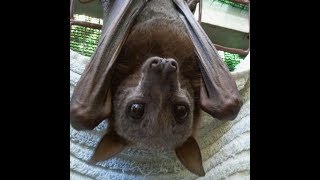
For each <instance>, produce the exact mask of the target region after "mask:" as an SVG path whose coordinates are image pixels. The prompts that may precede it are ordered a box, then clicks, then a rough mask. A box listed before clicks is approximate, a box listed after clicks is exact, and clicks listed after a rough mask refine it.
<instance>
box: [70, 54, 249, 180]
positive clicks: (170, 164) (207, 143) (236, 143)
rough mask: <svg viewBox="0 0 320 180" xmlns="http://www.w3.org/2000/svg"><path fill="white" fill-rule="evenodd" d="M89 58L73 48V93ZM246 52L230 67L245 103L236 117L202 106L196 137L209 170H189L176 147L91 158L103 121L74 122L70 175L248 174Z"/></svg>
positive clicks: (221, 176)
mask: <svg viewBox="0 0 320 180" xmlns="http://www.w3.org/2000/svg"><path fill="white" fill-rule="evenodd" d="M89 60H90V58H88V57H85V56H82V55H80V54H78V53H76V52H74V51H71V50H70V98H71V96H72V92H73V89H74V86H75V84H76V83H77V81H78V80H79V78H80V74H81V73H82V72H83V70H84V68H85V66H86V64H87V63H88V62H89ZM248 61H249V62H250V57H249V56H247V58H246V59H245V60H243V61H242V62H241V63H240V64H239V65H238V66H237V67H241V68H237V69H236V70H235V72H233V73H232V75H233V77H234V78H235V79H236V82H237V86H238V89H239V90H240V92H241V94H242V96H243V98H244V100H245V103H244V105H243V107H242V109H241V110H240V113H239V115H238V116H237V118H236V119H235V120H234V121H227V122H222V121H219V120H217V119H214V118H212V117H211V116H210V115H208V114H207V113H205V112H203V116H202V122H201V124H200V127H199V128H200V129H199V131H198V135H197V137H196V139H197V141H198V143H199V146H200V149H201V154H202V158H203V166H204V170H205V171H206V176H205V177H201V178H199V177H198V176H196V175H194V174H192V173H191V172H189V171H188V170H187V169H186V168H184V167H183V165H182V164H181V163H180V161H179V160H178V159H177V157H176V156H175V154H174V152H173V151H172V152H160V151H145V150H142V149H136V148H129V149H127V150H125V151H123V152H121V153H119V154H118V155H116V156H115V157H113V158H111V159H109V160H106V161H103V162H99V163H97V164H96V165H90V164H88V163H87V161H88V160H89V158H90V157H91V155H92V153H93V151H94V148H95V147H96V146H97V143H98V142H99V140H100V138H102V135H103V134H104V132H105V128H106V127H107V123H106V122H105V121H104V122H102V123H101V124H100V125H99V126H97V127H96V128H95V129H94V130H92V131H77V130H75V129H73V128H72V127H71V125H70V170H71V171H70V178H71V179H72V180H82V179H108V180H109V179H126V180H127V179H157V180H158V179H213V180H219V179H231V180H233V179H240V180H242V179H248V180H249V179H250V96H249V95H250V92H249V91H250V88H249V86H250V85H249V70H250V67H249V64H250V63H249V62H248Z"/></svg>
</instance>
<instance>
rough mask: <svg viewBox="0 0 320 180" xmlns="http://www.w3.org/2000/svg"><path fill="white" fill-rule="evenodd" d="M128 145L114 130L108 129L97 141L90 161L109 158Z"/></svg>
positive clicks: (94, 161)
mask: <svg viewBox="0 0 320 180" xmlns="http://www.w3.org/2000/svg"><path fill="white" fill-rule="evenodd" d="M127 146H128V143H127V141H126V140H125V139H123V138H122V137H120V136H119V135H118V134H117V133H116V132H114V131H108V132H107V133H106V134H105V135H104V137H103V138H102V139H101V141H100V142H99V144H98V146H97V148H96V150H95V152H94V154H93V156H92V157H91V159H90V163H96V162H98V161H103V160H107V159H109V158H111V157H112V156H114V155H116V154H118V153H120V152H121V151H122V150H124V149H125V148H126V147H127Z"/></svg>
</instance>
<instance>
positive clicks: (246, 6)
mask: <svg viewBox="0 0 320 180" xmlns="http://www.w3.org/2000/svg"><path fill="white" fill-rule="evenodd" d="M218 1H219V2H222V3H223V4H228V5H229V6H232V7H235V8H239V9H241V10H245V11H248V10H249V7H248V5H245V4H238V3H234V2H232V1H229V0H218Z"/></svg>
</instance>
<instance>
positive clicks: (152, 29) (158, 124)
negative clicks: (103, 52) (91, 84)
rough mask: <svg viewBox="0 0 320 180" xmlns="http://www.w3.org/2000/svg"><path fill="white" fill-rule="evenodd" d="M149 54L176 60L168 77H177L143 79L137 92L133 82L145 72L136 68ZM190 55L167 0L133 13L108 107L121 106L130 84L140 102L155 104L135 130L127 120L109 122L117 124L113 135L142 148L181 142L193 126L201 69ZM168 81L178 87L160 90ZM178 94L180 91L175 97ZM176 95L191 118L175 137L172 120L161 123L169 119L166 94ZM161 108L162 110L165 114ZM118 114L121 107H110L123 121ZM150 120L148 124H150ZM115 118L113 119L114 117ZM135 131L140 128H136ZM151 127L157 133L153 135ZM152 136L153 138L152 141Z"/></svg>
mask: <svg viewBox="0 0 320 180" xmlns="http://www.w3.org/2000/svg"><path fill="white" fill-rule="evenodd" d="M152 57H159V58H162V59H173V60H174V61H176V62H177V66H178V67H177V68H178V71H177V72H176V74H175V75H174V76H177V77H176V78H177V81H176V82H173V83H170V82H169V80H168V81H165V82H163V83H160V82H157V83H152V82H150V83H149V84H148V83H146V85H143V86H150V88H148V92H140V90H139V88H137V86H138V84H139V83H143V82H142V81H143V80H142V76H144V77H146V76H151V75H149V74H148V73H143V72H142V70H141V67H142V66H143V65H144V64H146V63H148V62H147V61H148V59H149V58H152ZM196 58H197V56H196V53H195V51H194V47H193V45H192V42H191V39H190V38H189V37H188V34H187V32H186V29H185V27H184V26H183V23H182V21H181V19H180V18H179V17H178V14H177V12H176V11H175V8H174V4H173V2H172V1H168V0H153V1H151V2H150V3H148V4H147V5H146V7H145V8H144V9H143V10H142V11H141V13H140V14H139V15H138V17H137V21H136V23H135V25H134V26H133V27H132V29H131V31H130V33H129V36H128V39H127V40H126V42H125V43H124V45H123V47H122V50H121V51H120V54H119V56H118V59H117V64H116V67H115V68H116V69H115V72H117V73H115V74H114V78H113V84H112V86H111V88H112V90H111V92H113V93H114V100H115V101H114V104H113V107H116V108H115V109H125V107H122V106H121V105H123V103H124V102H126V96H127V95H130V94H132V92H129V90H128V88H130V87H133V88H132V91H135V92H136V93H140V94H141V96H144V97H143V98H144V100H143V101H150V103H147V104H151V101H152V103H154V104H155V105H154V106H153V108H152V109H150V110H148V111H150V112H152V115H153V116H154V117H155V118H149V119H146V121H148V122H145V124H142V125H141V124H140V126H137V129H133V128H132V127H133V126H134V125H132V124H130V123H126V122H122V123H116V124H115V125H117V126H118V127H117V128H116V129H117V130H119V131H118V133H119V134H121V135H122V136H124V137H126V139H131V141H132V142H135V143H136V145H140V146H143V147H146V148H166V149H174V148H175V147H176V146H177V145H181V144H182V143H183V142H184V141H186V139H187V138H188V137H189V136H190V135H191V133H194V132H195V131H194V130H196V127H197V124H198V120H199V118H198V116H199V112H200V107H199V96H200V80H201V73H200V69H199V67H198V65H197V59H196ZM156 74H157V75H155V76H156V77H154V79H161V77H160V76H166V75H170V74H169V73H167V74H166V73H163V75H160V74H161V73H156ZM174 85H175V86H179V88H177V89H169V90H168V91H165V90H164V89H166V86H174ZM179 89H180V90H179ZM157 91H159V92H157ZM176 91H178V92H176ZM179 91H180V92H179ZM182 91H183V92H182ZM125 93H126V96H125V95H122V94H125ZM178 93H180V94H179V95H178ZM178 96H182V97H181V98H186V99H187V100H186V101H187V102H183V103H188V104H190V109H191V110H193V113H192V115H193V118H192V117H190V122H188V125H187V126H183V125H181V127H180V129H179V131H181V132H179V133H177V134H176V135H178V136H179V138H177V137H174V136H173V135H172V136H170V134H172V132H171V131H172V129H171V127H172V126H174V125H173V124H174V123H175V122H168V123H167V126H165V125H164V123H165V121H166V120H169V121H172V120H174V117H172V116H171V114H172V113H171V112H170V108H168V109H166V107H165V106H168V107H171V106H173V104H174V103H176V102H174V101H171V100H170V98H177V97H178ZM151 98H152V100H151ZM182 101H183V100H182ZM145 103H146V102H145ZM165 111H168V112H166V113H165ZM121 114H122V115H124V114H123V113H122V112H121V111H119V112H116V111H115V118H119V119H126V118H124V117H122V116H121ZM190 114H191V113H190ZM151 121H154V122H153V123H150V122H151ZM116 122H118V121H117V120H116ZM126 126H130V128H129V127H128V128H124V127H126ZM141 126H144V127H141ZM121 130H122V131H124V132H122V131H121ZM141 130H143V131H144V132H140V131H141ZM128 131H135V132H140V133H147V134H152V133H154V134H152V138H151V137H148V136H146V138H145V139H144V140H142V139H143V138H142V137H141V136H140V135H138V134H137V135H136V136H134V134H135V132H131V133H128ZM147 131H150V132H147ZM157 131H159V132H158V133H157ZM155 139H158V140H157V141H156V140H155Z"/></svg>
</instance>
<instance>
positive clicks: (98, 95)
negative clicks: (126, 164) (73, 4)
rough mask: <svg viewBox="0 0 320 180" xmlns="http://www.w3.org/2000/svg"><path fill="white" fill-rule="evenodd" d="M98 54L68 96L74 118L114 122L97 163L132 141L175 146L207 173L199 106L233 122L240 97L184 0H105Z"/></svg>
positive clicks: (84, 123)
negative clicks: (198, 132)
mask: <svg viewBox="0 0 320 180" xmlns="http://www.w3.org/2000/svg"><path fill="white" fill-rule="evenodd" d="M102 6H103V8H104V18H103V19H104V21H103V28H102V33H101V36H100V40H99V43H98V46H97V49H96V51H95V53H94V55H93V56H92V57H91V61H90V63H89V64H88V65H87V67H86V69H85V71H84V72H83V74H82V76H81V78H80V80H79V81H78V83H77V85H76V87H75V89H74V93H73V96H72V98H71V101H70V123H71V125H72V127H74V128H75V129H77V130H91V129H93V128H95V127H96V126H97V125H98V124H99V123H101V122H102V121H103V120H107V121H108V128H107V131H106V134H105V135H104V136H103V138H102V139H101V140H100V142H99V144H98V145H97V147H96V149H95V152H94V154H93V156H92V158H91V161H90V162H91V163H95V162H98V161H102V160H106V159H109V158H111V157H113V156H114V155H116V154H117V153H119V152H121V151H123V150H124V149H125V148H127V147H130V146H137V147H143V148H147V149H165V150H174V151H175V153H176V155H177V157H178V159H179V160H180V162H181V163H182V164H183V165H184V166H185V167H186V168H187V169H188V170H189V171H191V172H192V173H194V174H197V175H198V176H204V175H205V171H204V169H203V165H202V157H201V152H200V148H199V145H198V143H197V141H196V139H195V138H194V137H195V134H196V130H197V126H198V124H199V121H200V112H201V110H203V111H205V112H207V113H208V114H210V115H211V116H212V117H214V118H217V119H219V120H233V119H234V118H235V117H236V116H237V114H238V112H239V110H240V108H241V106H242V104H243V103H242V100H241V97H240V94H239V92H238V89H237V86H236V83H235V81H234V79H233V78H232V76H231V74H230V72H229V70H228V68H227V67H226V65H225V64H224V63H223V61H222V60H221V58H220V57H219V55H218V53H217V50H216V49H215V47H214V46H213V44H212V42H211V41H210V40H209V38H208V37H207V35H206V33H205V32H204V30H203V29H202V28H201V26H200V25H199V23H198V22H197V21H196V20H195V18H194V16H193V14H192V12H191V11H190V9H189V7H188V4H187V2H186V1H184V0H110V1H102Z"/></svg>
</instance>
